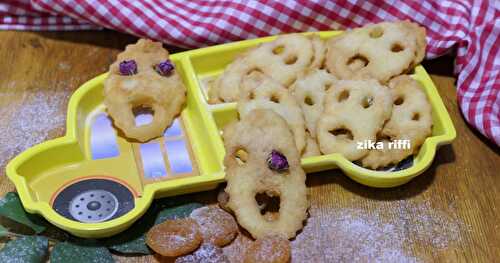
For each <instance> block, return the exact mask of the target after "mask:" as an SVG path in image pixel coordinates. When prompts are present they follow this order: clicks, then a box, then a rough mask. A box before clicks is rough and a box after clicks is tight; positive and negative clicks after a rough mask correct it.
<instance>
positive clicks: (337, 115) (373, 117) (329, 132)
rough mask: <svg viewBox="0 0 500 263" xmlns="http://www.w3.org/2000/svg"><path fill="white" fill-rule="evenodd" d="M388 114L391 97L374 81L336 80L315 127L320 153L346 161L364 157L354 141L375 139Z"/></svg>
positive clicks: (389, 112)
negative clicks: (337, 154)
mask: <svg viewBox="0 0 500 263" xmlns="http://www.w3.org/2000/svg"><path fill="white" fill-rule="evenodd" d="M391 111H392V102H391V94H390V92H389V89H388V88H387V87H386V86H382V85H380V84H379V83H378V82H377V81H376V80H342V81H337V82H336V83H335V84H334V85H333V87H332V88H331V89H330V90H329V91H328V92H327V94H326V97H325V105H324V111H323V113H322V115H321V116H320V117H319V120H318V124H317V127H316V131H317V137H318V144H319V148H320V151H321V152H322V153H323V154H331V153H340V154H342V155H343V156H344V157H345V158H347V159H348V160H350V161H355V160H358V159H360V158H362V157H363V156H365V155H366V154H368V150H367V149H360V148H358V142H364V141H365V140H372V141H375V140H376V136H377V133H378V132H379V131H380V130H381V129H382V127H383V125H384V123H385V121H386V120H387V119H389V117H390V116H391Z"/></svg>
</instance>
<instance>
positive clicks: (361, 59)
mask: <svg viewBox="0 0 500 263" xmlns="http://www.w3.org/2000/svg"><path fill="white" fill-rule="evenodd" d="M368 62H369V61H368V59H367V58H366V57H365V56H363V55H361V54H356V55H355V56H352V57H351V58H349V59H348V60H347V67H349V69H351V70H353V71H356V70H360V69H362V68H364V67H366V66H367V65H368Z"/></svg>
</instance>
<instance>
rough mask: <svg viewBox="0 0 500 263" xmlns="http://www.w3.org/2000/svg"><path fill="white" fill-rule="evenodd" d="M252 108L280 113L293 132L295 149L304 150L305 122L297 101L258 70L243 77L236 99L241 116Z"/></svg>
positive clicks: (278, 84)
mask: <svg viewBox="0 0 500 263" xmlns="http://www.w3.org/2000/svg"><path fill="white" fill-rule="evenodd" d="M254 109H271V110H273V111H275V112H276V113H278V114H279V115H281V117H283V118H284V119H285V120H286V121H287V123H288V125H289V126H290V129H291V130H292V132H293V135H294V138H295V144H296V146H297V150H298V151H299V152H300V153H302V152H303V151H304V148H305V146H306V133H305V123H304V117H303V115H302V111H301V110H300V107H299V105H298V104H297V101H296V100H295V98H294V97H293V95H292V94H291V93H290V91H289V90H288V89H286V88H285V87H284V86H283V85H281V84H280V83H279V82H277V81H275V80H274V79H272V78H270V77H268V76H266V75H264V74H262V73H260V72H253V73H251V74H250V75H248V76H245V77H244V78H243V80H242V82H241V96H240V99H239V100H238V113H239V114H240V116H241V117H245V116H246V115H247V114H248V113H249V112H251V111H252V110H254Z"/></svg>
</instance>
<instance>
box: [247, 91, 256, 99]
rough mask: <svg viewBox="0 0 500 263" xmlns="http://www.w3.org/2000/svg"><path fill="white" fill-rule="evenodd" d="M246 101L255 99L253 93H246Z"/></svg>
mask: <svg viewBox="0 0 500 263" xmlns="http://www.w3.org/2000/svg"><path fill="white" fill-rule="evenodd" d="M248 99H249V100H253V99H255V93H254V92H253V91H250V93H248Z"/></svg>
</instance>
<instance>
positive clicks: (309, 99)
mask: <svg viewBox="0 0 500 263" xmlns="http://www.w3.org/2000/svg"><path fill="white" fill-rule="evenodd" d="M304 103H305V104H306V105H309V106H312V105H314V101H313V99H312V98H311V97H310V96H306V97H305V98H304Z"/></svg>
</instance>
